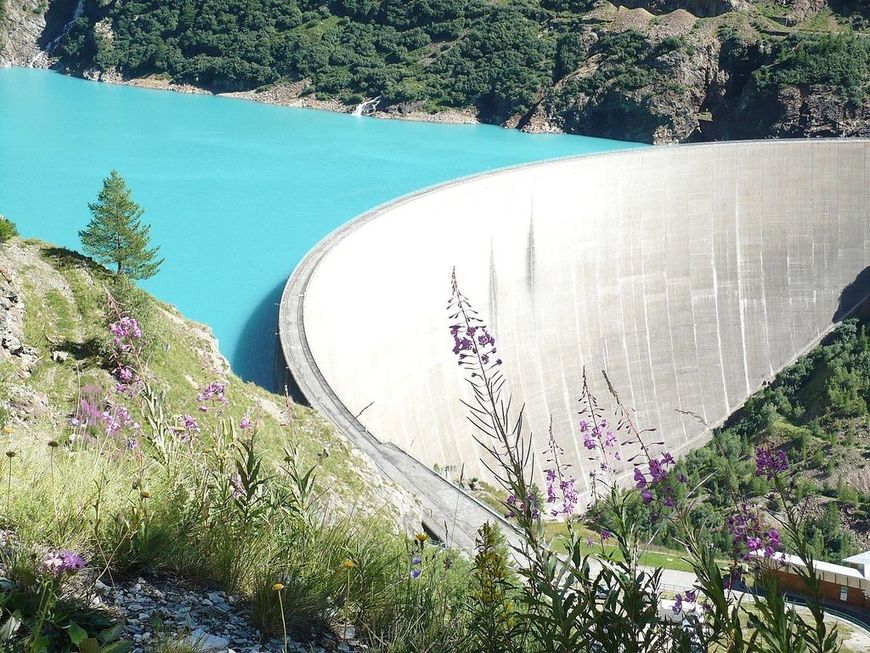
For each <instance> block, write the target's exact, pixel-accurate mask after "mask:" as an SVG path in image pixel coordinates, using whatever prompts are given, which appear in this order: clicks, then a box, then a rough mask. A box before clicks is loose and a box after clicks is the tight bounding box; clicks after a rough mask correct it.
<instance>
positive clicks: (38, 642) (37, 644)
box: [30, 635, 50, 653]
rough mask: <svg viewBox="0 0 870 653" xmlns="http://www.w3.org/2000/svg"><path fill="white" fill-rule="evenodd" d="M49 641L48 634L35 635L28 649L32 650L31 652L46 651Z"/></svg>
mask: <svg viewBox="0 0 870 653" xmlns="http://www.w3.org/2000/svg"><path fill="white" fill-rule="evenodd" d="M49 642H50V640H49V639H48V635H41V636H40V637H36V638H34V639H33V641H32V642H31V643H30V650H31V651H33V653H47V651H48V644H49Z"/></svg>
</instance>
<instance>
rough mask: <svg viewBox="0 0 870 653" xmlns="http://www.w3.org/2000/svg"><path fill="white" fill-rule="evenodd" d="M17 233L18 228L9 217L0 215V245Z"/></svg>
mask: <svg viewBox="0 0 870 653" xmlns="http://www.w3.org/2000/svg"><path fill="white" fill-rule="evenodd" d="M17 235H18V228H17V227H16V226H15V223H14V222H12V220H10V219H9V218H6V217H4V216H2V215H0V245H2V244H3V243H5V242H7V241H9V240H10V239H12V238H14V237H15V236H17Z"/></svg>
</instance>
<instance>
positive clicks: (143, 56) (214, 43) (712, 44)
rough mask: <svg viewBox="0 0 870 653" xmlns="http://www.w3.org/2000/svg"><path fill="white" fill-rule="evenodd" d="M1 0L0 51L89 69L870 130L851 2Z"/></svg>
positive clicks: (510, 116)
mask: <svg viewBox="0 0 870 653" xmlns="http://www.w3.org/2000/svg"><path fill="white" fill-rule="evenodd" d="M2 3H3V5H2V6H4V7H5V9H4V10H3V13H4V15H5V18H3V20H2V23H3V29H2V30H0V34H3V35H4V36H3V37H2V38H3V39H4V40H5V45H4V47H3V49H2V50H0V52H2V53H3V54H2V55H0V61H5V62H6V63H13V64H15V63H17V64H27V63H29V62H30V61H32V60H33V57H34V52H35V51H36V46H35V45H34V43H35V42H38V43H39V46H40V47H43V48H48V49H50V50H51V54H52V55H53V56H54V60H55V61H56V63H57V65H59V66H61V67H63V68H64V69H66V70H67V71H70V72H73V73H76V74H82V75H86V76H89V77H93V78H97V79H106V78H107V79H111V80H113V81H117V80H127V81H133V80H136V81H140V83H141V80H144V79H147V80H149V81H148V83H150V84H151V85H164V86H173V87H178V86H179V85H188V86H193V87H197V88H201V89H206V90H209V91H212V92H235V93H240V92H242V93H245V92H247V93H251V92H252V91H260V93H254V94H253V95H254V97H259V98H260V99H263V100H264V101H277V102H281V103H293V104H304V105H308V106H322V107H324V108H332V109H337V110H342V109H343V110H351V109H352V108H353V107H355V106H356V105H357V104H358V103H361V102H363V101H364V100H366V99H371V100H372V102H371V103H370V104H368V105H367V108H368V109H370V110H372V111H376V112H378V113H380V114H382V115H387V116H399V117H400V116H411V117H420V116H427V115H428V116H434V117H435V119H437V118H438V117H443V118H444V119H446V120H451V121H455V120H457V119H460V118H462V117H463V116H469V117H476V118H477V119H478V120H481V121H484V122H491V123H496V124H504V125H506V126H510V127H518V128H520V129H523V130H526V131H534V132H569V133H579V134H587V135H594V136H606V137H612V138H622V139H630V140H635V141H645V142H651V143H674V142H684V141H698V140H717V139H737V138H766V137H803V136H867V135H868V134H870V73H868V70H870V37H868V24H870V8H868V5H867V3H865V2H862V1H861V0H778V2H775V1H774V0H626V1H625V2H621V3H616V4H611V3H610V2H607V1H603V0H510V1H509V2H499V3H491V2H487V1H486V0H462V1H460V0H441V1H440V2H437V3H431V2H410V3H395V2H391V1H390V0H330V1H329V2H317V1H314V0H293V1H292V2H282V3H277V4H275V3H269V2H266V1H265V0H224V1H218V0H210V1H208V2H203V3H192V2H178V3H166V2H142V1H132V2H124V3H105V2H98V1H97V0H86V1H85V2H84V3H83V4H82V5H81V12H82V13H81V16H80V17H79V18H78V20H75V21H72V22H70V23H69V24H68V25H67V26H66V28H64V21H65V20H69V19H70V18H72V17H73V16H74V15H75V12H76V8H77V5H76V4H75V3H73V2H70V0H53V1H52V2H50V3H49V4H45V0H39V4H37V3H36V2H35V1H34V0H2ZM43 14H45V15H44V16H43ZM65 29H66V34H65V36H64V37H63V38H62V39H60V40H59V41H57V42H54V43H53V41H54V39H56V38H57V36H58V35H59V34H61V33H63V32H64V30H65ZM47 61H48V59H47V58H46V61H45V63H47ZM37 63H42V62H40V61H39V60H37Z"/></svg>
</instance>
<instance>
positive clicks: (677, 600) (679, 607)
mask: <svg viewBox="0 0 870 653" xmlns="http://www.w3.org/2000/svg"><path fill="white" fill-rule="evenodd" d="M671 610H672V611H673V613H674V614H680V613H681V612H682V611H683V596H682V595H681V594H677V595H676V596H675V597H674V607H672V608H671Z"/></svg>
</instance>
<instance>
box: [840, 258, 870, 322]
mask: <svg viewBox="0 0 870 653" xmlns="http://www.w3.org/2000/svg"><path fill="white" fill-rule="evenodd" d="M868 299H870V265H868V266H867V267H866V268H864V269H863V270H861V272H860V273H859V274H858V276H856V277H855V280H854V281H852V282H851V283H849V285H848V286H846V287H845V288H843V292H841V293H840V303H839V304H838V306H837V310H836V311H834V316H833V317H832V318H831V321H832V322H834V323H837V322H842V321H843V320H845V319H846V318H848V317H861V318H867V317H870V302H868Z"/></svg>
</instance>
